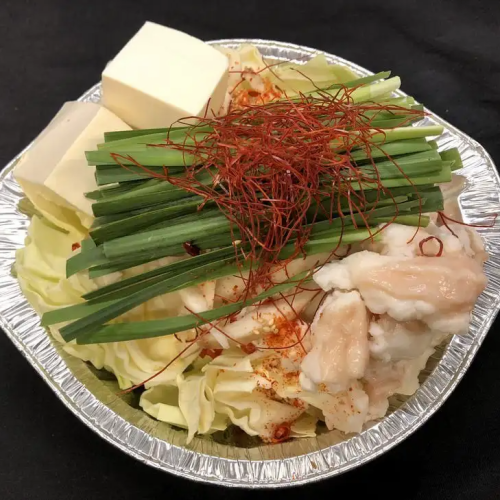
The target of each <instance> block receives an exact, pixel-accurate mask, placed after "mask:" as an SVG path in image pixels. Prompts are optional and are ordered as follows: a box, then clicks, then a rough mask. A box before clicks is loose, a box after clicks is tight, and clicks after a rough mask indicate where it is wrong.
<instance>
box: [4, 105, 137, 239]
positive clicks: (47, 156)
mask: <svg viewBox="0 0 500 500" xmlns="http://www.w3.org/2000/svg"><path fill="white" fill-rule="evenodd" d="M116 130H130V127H129V126H128V125H127V124H126V123H125V122H123V121H122V120H120V118H118V117H117V116H115V115H114V114H113V113H112V112H111V111H109V110H107V109H106V108H103V107H102V106H100V105H99V104H95V103H91V102H67V103H65V104H64V106H63V107H62V108H61V109H60V110H59V112H58V113H57V114H56V116H55V117H54V118H53V119H52V121H51V122H50V123H49V124H48V125H47V127H46V128H45V129H44V130H43V131H42V132H41V133H40V135H39V136H38V137H37V138H36V139H35V141H34V144H33V146H32V147H31V148H30V149H29V150H28V151H27V152H26V153H25V154H24V155H23V156H22V158H21V160H20V161H19V162H18V163H17V165H16V166H15V167H14V177H15V178H16V180H17V181H18V182H19V184H20V185H21V187H22V188H23V191H24V193H25V194H26V196H28V198H29V199H30V200H31V201H32V203H33V205H35V208H37V209H38V210H39V211H40V212H42V214H43V215H45V216H46V217H47V218H48V219H49V220H51V222H53V223H54V224H57V225H59V226H61V227H63V226H64V225H65V224H68V225H70V226H71V225H74V226H78V225H79V224H81V225H83V226H84V227H89V226H90V224H91V223H92V220H93V212H92V200H89V199H88V198H86V197H85V193H87V192H89V191H93V190H95V189H97V184H96V180H95V167H91V166H88V165H87V160H86V158H85V151H88V150H92V149H96V146H97V144H99V143H101V142H103V141H104V132H108V131H116ZM65 229H66V227H65Z"/></svg>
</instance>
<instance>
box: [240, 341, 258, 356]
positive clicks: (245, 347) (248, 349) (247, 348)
mask: <svg viewBox="0 0 500 500" xmlns="http://www.w3.org/2000/svg"><path fill="white" fill-rule="evenodd" d="M240 348H241V350H242V351H243V352H244V353H245V354H253V353H254V352H255V351H256V350H257V347H255V345H254V344H252V343H251V342H250V343H249V344H241V345H240Z"/></svg>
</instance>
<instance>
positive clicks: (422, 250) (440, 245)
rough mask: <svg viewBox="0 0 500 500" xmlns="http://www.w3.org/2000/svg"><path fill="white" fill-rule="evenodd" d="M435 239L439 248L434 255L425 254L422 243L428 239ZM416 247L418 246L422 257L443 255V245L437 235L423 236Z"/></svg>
mask: <svg viewBox="0 0 500 500" xmlns="http://www.w3.org/2000/svg"><path fill="white" fill-rule="evenodd" d="M432 240H435V241H437V242H438V243H439V250H438V251H437V253H436V254H435V255H427V254H426V253H425V251H424V245H425V244H426V243H428V242H429V241H432ZM418 247H419V248H420V253H421V254H422V255H423V256H424V257H441V255H443V250H444V245H443V242H442V241H441V240H440V239H439V238H438V237H437V236H429V237H428V238H424V239H423V240H422V241H421V242H420V243H419V244H418Z"/></svg>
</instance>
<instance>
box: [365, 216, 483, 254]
mask: <svg viewBox="0 0 500 500" xmlns="http://www.w3.org/2000/svg"><path fill="white" fill-rule="evenodd" d="M447 225H448V227H449V229H448V228H447V227H446V226H438V225H436V224H434V223H432V222H431V223H430V224H429V225H428V226H427V227H426V228H419V229H418V231H417V228H415V227H412V226H404V225H402V224H391V225H390V226H387V227H386V228H385V229H384V230H383V231H382V233H381V238H380V241H377V242H375V243H364V244H363V247H364V249H365V250H371V251H374V252H376V253H380V254H381V255H389V256H394V257H417V256H419V255H422V252H421V251H420V243H421V242H422V241H423V240H424V239H426V238H429V237H431V236H434V237H436V238H439V240H441V242H442V243H443V250H442V253H443V255H464V254H465V255H467V256H468V257H474V258H475V259H476V260H478V261H479V262H484V261H486V260H487V257H488V256H487V254H486V252H485V251H484V245H483V241H482V239H481V237H480V236H479V234H477V231H476V230H475V229H474V228H472V227H469V226H464V225H462V224H456V223H454V222H447ZM450 229H451V230H452V231H453V233H455V235H456V236H455V235H454V234H452V233H451V232H450ZM422 248H423V250H424V253H425V254H426V255H435V254H437V253H438V251H439V249H440V245H439V243H438V241H437V240H432V239H431V240H429V241H427V242H425V243H423V244H422Z"/></svg>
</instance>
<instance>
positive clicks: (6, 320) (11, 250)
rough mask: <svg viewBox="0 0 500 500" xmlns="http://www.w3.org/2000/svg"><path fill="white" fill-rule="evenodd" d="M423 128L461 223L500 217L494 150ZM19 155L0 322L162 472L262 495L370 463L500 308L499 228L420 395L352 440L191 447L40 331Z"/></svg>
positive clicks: (294, 49) (489, 236) (432, 406)
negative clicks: (434, 140)
mask: <svg viewBox="0 0 500 500" xmlns="http://www.w3.org/2000/svg"><path fill="white" fill-rule="evenodd" d="M211 43H214V44H221V45H222V44H223V45H226V46H235V45H238V44H240V43H252V44H255V45H257V46H258V47H259V49H260V50H261V51H262V52H263V54H264V55H265V56H267V57H269V58H274V59H290V60H295V61H306V60H308V59H309V58H310V57H311V56H312V55H315V54H317V53H318V51H316V50H313V49H310V48H306V47H299V46H297V45H291V44H287V43H280V42H274V41H266V40H247V39H238V40H218V41H214V42H211ZM326 56H327V58H328V60H329V61H331V62H333V63H341V64H345V65H346V66H348V67H349V68H351V69H352V70H353V71H355V72H356V73H359V74H360V75H362V76H364V75H369V74H371V72H369V71H367V70H366V69H364V68H361V67H360V66H357V65H355V64H353V63H350V62H349V61H346V60H344V59H341V58H339V57H336V56H333V55H329V54H326ZM401 95H403V94H402V93H401ZM99 97H100V85H96V86H94V87H93V88H92V89H90V90H89V91H88V92H86V93H85V94H84V95H83V96H82V97H81V98H80V100H82V101H94V102H96V101H98V100H99ZM425 121H426V122H428V123H429V124H430V123H438V124H442V125H444V126H445V127H446V132H445V133H444V134H443V136H442V137H440V138H439V140H438V143H439V146H440V147H453V146H457V147H458V148H459V149H460V152H461V154H462V158H463V162H464V168H463V170H462V171H461V172H460V173H461V174H463V175H464V176H465V177H466V178H467V186H466V190H465V192H464V193H463V194H462V195H461V197H460V204H461V208H462V211H463V214H464V218H465V220H466V221H467V222H472V223H473V222H478V221H481V220H484V219H483V215H482V214H487V213H500V202H499V192H500V179H499V177H498V174H497V171H496V169H495V166H494V164H493V161H492V159H491V158H490V156H489V155H488V153H487V152H486V151H485V150H484V149H483V148H482V147H481V146H480V145H479V144H478V143H477V142H475V141H474V140H472V139H471V138H470V137H468V136H467V135H465V134H464V133H462V132H461V131H459V130H457V129H456V128H455V127H453V126H451V125H450V124H449V123H447V122H445V121H444V120H443V119H441V118H439V117H438V116H436V115H434V114H431V116H430V117H429V118H426V120H425ZM28 148H29V146H28ZM28 148H26V149H28ZM25 151H26V150H25ZM23 152H24V151H23ZM23 152H22V153H23ZM22 153H21V154H22ZM21 154H20V155H18V156H17V157H16V158H14V160H13V161H12V162H10V163H9V164H8V165H7V167H6V168H5V169H4V171H3V172H2V174H1V176H0V325H1V326H2V328H3V329H4V331H5V333H6V334H7V335H8V337H9V338H10V339H11V340H12V342H13V343H14V344H15V345H16V347H17V348H18V349H19V351H20V352H21V353H22V354H23V355H24V356H25V357H26V358H27V359H28V361H29V362H30V364H31V365H32V366H33V367H34V368H35V370H36V371H37V372H38V373H39V374H40V375H41V376H42V378H43V379H44V380H45V381H46V382H47V384H48V385H49V386H50V387H51V388H52V390H53V391H54V392H55V393H56V394H57V396H58V397H59V398H60V400H61V401H62V402H63V403H64V404H65V405H66V406H67V407H68V408H69V409H70V410H71V411H72V412H73V413H74V414H75V415H76V416H77V417H78V418H79V419H80V420H82V421H83V422H84V423H85V424H86V425H87V426H89V427H90V428H91V429H93V430H94V431H95V432H96V433H97V434H99V435H100V436H101V437H102V438H104V439H105V440H106V441H108V442H109V443H111V444H113V445H115V446H117V447H118V448H120V449H121V450H123V451H124V452H125V453H128V454H129V455H131V456H133V457H135V458H137V459H138V460H140V461H142V462H144V463H145V464H148V465H150V466H153V467H156V468H158V469H160V470H163V471H167V472H171V473H173V474H176V475H179V476H183V477H186V478H189V479H193V480H196V481H203V482H207V483H212V484H220V485H224V486H243V487H251V488H262V487H281V486H292V485H298V484H304V483H308V482H312V481H315V480H318V479H322V478H326V477H331V476H335V475H337V474H340V473H343V472H345V471H347V470H350V469H353V468H354V467H357V466H359V465H361V464H363V463H365V462H367V461H369V460H372V459H373V458H375V457H377V456H378V455H381V454H382V453H384V452H386V451H387V450H389V449H390V448H392V447H393V446H395V445H396V444H398V443H400V442H401V441H402V440H403V439H405V438H406V437H407V436H409V435H410V434H411V433H412V432H414V431H415V430H416V429H417V428H418V427H420V426H421V425H422V424H423V423H424V422H425V421H426V420H427V419H428V418H429V417H430V416H431V415H432V414H433V413H434V412H435V411H436V410H437V409H438V408H439V407H440V406H441V405H442V404H443V403H444V401H445V400H446V398H447V397H448V396H449V395H450V394H451V392H452V391H453V389H454V388H455V387H456V385H457V384H458V382H459V381H460V379H461V378H462V377H463V376H464V374H465V372H466V370H467V368H468V367H469V365H470V363H471V361H472V359H473V358H474V355H475V354H476V352H477V350H478V348H479V346H480V345H481V343H482V341H483V340H484V337H485V335H486V333H487V332H488V329H489V328H490V326H491V324H492V322H493V320H494V319H495V316H496V314H497V312H498V310H499V307H500V294H498V290H499V289H500V279H499V276H500V273H499V269H500V232H499V229H498V225H496V226H495V227H492V228H481V229H480V230H479V232H480V233H481V234H482V236H483V238H484V239H485V241H486V244H487V249H488V251H489V253H490V260H489V261H488V262H487V264H486V266H485V270H486V274H487V276H488V278H489V283H488V286H487V288H486V290H485V292H484V293H483V294H482V295H481V297H480V298H479V300H478V302H477V305H476V307H475V309H474V312H473V317H472V322H471V327H470V331H469V333H468V334H467V335H465V336H462V337H454V338H453V339H452V340H451V342H450V343H449V345H448V346H446V347H445V348H443V349H442V350H441V352H440V353H439V355H438V357H437V358H436V359H435V360H434V362H433V363H432V362H431V364H430V365H429V366H428V367H427V372H426V373H425V374H424V377H423V378H424V380H423V384H422V386H421V387H420V389H419V390H418V391H417V392H416V393H415V394H414V395H413V396H412V397H410V398H409V399H407V400H406V401H405V400H403V399H400V400H395V402H394V405H395V406H394V410H393V411H392V413H390V414H389V415H388V416H386V417H385V418H384V419H382V420H381V421H379V422H377V423H375V424H374V425H372V426H370V428H368V429H367V430H365V431H364V432H363V433H361V434H360V435H357V436H353V437H350V438H347V439H346V437H344V436H341V435H339V434H336V433H326V434H323V435H320V436H318V437H317V438H311V439H304V440H297V441H294V442H291V443H284V444H281V445H272V446H269V445H263V446H260V447H258V448H251V449H242V448H236V447H233V446H227V445H222V444H218V443H215V442H213V441H211V440H210V438H205V437H200V438H196V439H195V440H194V442H193V443H192V444H191V445H189V447H186V446H184V442H185V434H184V432H181V431H175V430H173V429H171V428H170V427H169V426H168V425H166V424H164V423H161V422H157V421H155V420H153V419H151V418H149V417H148V416H147V415H145V414H144V413H143V412H141V411H139V410H135V409H133V408H131V407H130V406H128V405H127V404H126V403H125V402H124V401H122V400H121V399H120V398H118V397H117V396H116V395H115V391H113V390H112V389H110V387H109V386H107V385H106V384H104V383H103V382H102V381H100V380H98V379H97V378H96V377H95V375H93V374H92V372H91V371H90V370H89V368H88V367H87V365H86V364H85V363H83V362H82V361H80V360H78V359H75V358H72V357H71V356H69V355H67V354H66V353H65V352H64V351H63V350H62V349H61V347H60V346H59V345H57V344H55V343H53V341H52V340H50V339H49V337H48V335H47V334H46V332H45V330H44V329H43V328H41V327H40V323H39V318H38V316H37V315H36V313H35V312H34V311H33V309H32V308H31V307H30V306H29V304H28V302H27V301H26V299H25V298H24V296H23V295H22V293H21V291H20V288H19V285H18V283H17V281H16V279H15V278H13V277H12V275H11V267H12V264H13V262H14V258H15V251H16V249H18V248H20V247H22V246H23V243H24V238H25V235H26V228H27V226H28V220H27V218H26V217H25V216H24V215H23V214H21V213H20V212H19V211H18V210H17V202H18V200H19V198H20V196H21V191H20V189H19V186H18V185H17V184H16V183H15V181H14V180H13V177H12V168H13V166H14V164H15V163H16V161H18V159H19V158H20V156H21Z"/></svg>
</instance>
